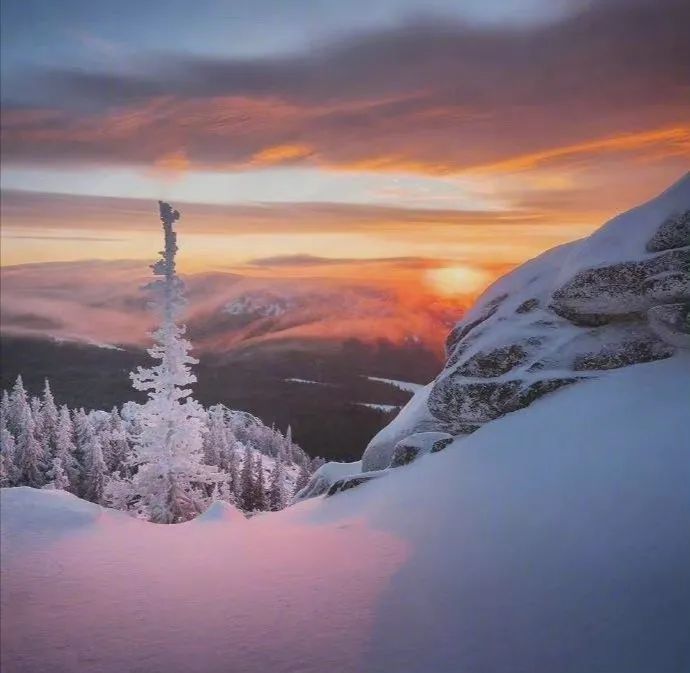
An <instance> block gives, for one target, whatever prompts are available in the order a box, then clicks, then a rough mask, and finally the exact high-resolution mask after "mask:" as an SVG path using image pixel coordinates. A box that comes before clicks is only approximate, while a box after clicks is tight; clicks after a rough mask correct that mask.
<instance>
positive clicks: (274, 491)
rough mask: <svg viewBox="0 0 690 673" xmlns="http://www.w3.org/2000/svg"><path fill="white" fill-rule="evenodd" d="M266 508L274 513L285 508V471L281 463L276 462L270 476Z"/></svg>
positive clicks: (278, 460)
mask: <svg viewBox="0 0 690 673" xmlns="http://www.w3.org/2000/svg"><path fill="white" fill-rule="evenodd" d="M268 506H269V507H270V509H271V510H272V511H274V512H277V511H278V510H281V509H284V508H285V507H287V494H286V492H285V470H284V468H283V462H282V461H281V460H280V459H277V460H276V464H275V467H274V468H273V474H272V475H271V487H270V489H269V492H268Z"/></svg>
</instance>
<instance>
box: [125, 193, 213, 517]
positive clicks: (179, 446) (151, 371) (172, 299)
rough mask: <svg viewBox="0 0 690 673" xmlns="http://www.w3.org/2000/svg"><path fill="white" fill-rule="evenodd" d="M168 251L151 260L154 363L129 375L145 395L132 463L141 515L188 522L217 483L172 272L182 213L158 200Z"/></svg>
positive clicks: (180, 291)
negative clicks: (207, 460) (207, 459)
mask: <svg viewBox="0 0 690 673" xmlns="http://www.w3.org/2000/svg"><path fill="white" fill-rule="evenodd" d="M159 208H160V219H161V222H162V224H163V234H164V240H165V248H164V250H163V251H161V253H160V255H161V258H160V259H159V260H158V261H157V262H156V263H155V264H153V265H152V267H151V268H152V270H153V274H154V276H157V279H156V280H155V281H153V282H152V283H151V284H150V285H149V286H148V289H150V290H151V292H152V293H153V295H154V306H155V307H156V308H157V310H158V312H159V315H160V320H161V324H160V327H159V328H158V329H157V330H156V331H155V332H154V333H153V335H152V336H153V340H154V345H153V347H151V348H150V349H149V350H148V353H149V355H150V356H151V357H152V358H153V359H154V360H155V361H157V364H154V365H153V366H152V367H147V368H142V367H139V368H138V369H137V370H136V371H135V372H133V373H132V374H131V377H132V384H133V386H134V388H136V389H137V390H142V391H146V392H147V393H148V401H147V402H146V403H145V404H144V405H142V407H141V409H140V413H139V422H140V426H141V433H140V434H139V435H137V437H136V438H135V443H134V456H133V462H134V464H135V465H137V466H138V470H137V472H136V474H135V475H134V477H133V479H132V486H133V490H134V493H135V494H136V496H137V497H138V500H139V506H140V508H141V509H142V512H143V513H144V514H145V515H147V516H148V518H149V519H150V520H151V521H155V522H157V523H176V522H179V521H186V520H188V519H190V518H192V517H193V516H194V515H195V514H197V513H198V512H200V511H201V501H202V499H203V498H204V493H203V491H202V488H203V487H205V486H207V485H210V484H213V483H215V482H216V481H218V479H219V476H218V473H217V471H216V470H215V468H213V467H211V466H208V465H204V464H203V463H202V458H203V441H202V429H203V417H204V411H203V409H202V408H201V406H200V405H199V404H198V403H197V402H196V401H195V400H193V399H192V398H191V397H190V394H191V390H190V389H189V387H188V386H189V385H190V384H192V383H194V382H195V381H196V377H195V376H194V374H193V373H192V371H191V366H192V365H194V364H196V363H197V360H196V359H195V358H193V357H192V356H191V355H190V354H189V351H190V349H191V344H190V343H189V341H187V340H186V339H185V338H184V334H185V327H184V325H181V324H179V323H178V319H179V317H180V313H181V311H182V308H183V306H184V301H183V283H182V280H181V279H180V278H179V276H178V275H177V271H176V267H175V256H176V254H177V250H178V248H177V234H176V232H175V230H174V228H173V226H174V223H175V222H176V221H177V220H178V219H179V217H180V214H179V213H178V212H177V211H176V210H173V209H172V208H171V206H170V204H168V203H164V202H162V201H160V202H159Z"/></svg>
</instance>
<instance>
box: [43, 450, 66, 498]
mask: <svg viewBox="0 0 690 673" xmlns="http://www.w3.org/2000/svg"><path fill="white" fill-rule="evenodd" d="M48 479H49V480H50V481H49V482H48V483H47V484H46V485H45V486H44V487H43V488H54V489H58V490H60V491H67V490H69V478H68V477H67V473H66V472H65V470H64V469H63V467H62V460H61V459H60V458H53V462H52V465H51V468H50V470H48Z"/></svg>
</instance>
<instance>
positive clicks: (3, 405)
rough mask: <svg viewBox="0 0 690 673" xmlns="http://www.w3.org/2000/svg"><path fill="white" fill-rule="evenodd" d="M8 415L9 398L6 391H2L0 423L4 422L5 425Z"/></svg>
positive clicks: (0, 397)
mask: <svg viewBox="0 0 690 673" xmlns="http://www.w3.org/2000/svg"><path fill="white" fill-rule="evenodd" d="M9 413H10V396H9V393H8V392H7V391H6V390H3V391H2V396H0V422H2V421H4V422H5V423H7V418H8V416H9Z"/></svg>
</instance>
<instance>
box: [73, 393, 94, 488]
mask: <svg viewBox="0 0 690 673" xmlns="http://www.w3.org/2000/svg"><path fill="white" fill-rule="evenodd" d="M72 426H73V428H74V447H75V449H74V454H73V455H74V457H75V461H76V465H77V467H78V469H79V475H78V477H77V479H76V480H75V483H76V484H78V488H77V490H76V491H75V494H76V495H78V496H80V497H83V494H84V489H83V484H84V480H85V477H86V464H87V456H88V450H89V446H88V444H89V432H90V421H89V417H88V416H87V415H86V412H85V411H84V408H83V407H82V408H80V409H74V410H73V411H72Z"/></svg>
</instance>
